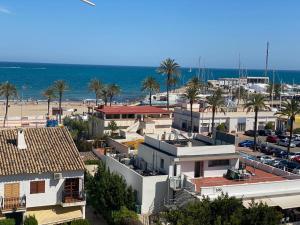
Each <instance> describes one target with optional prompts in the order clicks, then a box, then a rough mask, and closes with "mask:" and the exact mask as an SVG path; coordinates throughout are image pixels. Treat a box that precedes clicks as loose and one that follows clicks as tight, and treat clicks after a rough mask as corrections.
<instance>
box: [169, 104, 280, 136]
mask: <svg viewBox="0 0 300 225" xmlns="http://www.w3.org/2000/svg"><path fill="white" fill-rule="evenodd" d="M190 115H191V113H190V111H189V110H187V109H185V108H175V110H174V121H173V126H174V127H175V128H177V129H180V130H188V129H189V127H190V123H191V122H190V121H191V116H190ZM269 122H271V123H272V124H274V126H275V127H276V123H277V116H275V115H274V112H269V111H263V112H259V113H258V122H257V126H258V127H257V128H258V129H264V127H265V125H266V124H267V123H269ZM222 123H224V124H226V127H227V129H228V131H229V132H230V133H231V132H244V131H246V130H253V129H254V112H249V113H246V111H245V112H226V113H225V114H224V113H216V114H215V127H217V126H218V125H219V124H222ZM211 127H212V112H199V110H198V111H193V130H194V131H195V132H211Z"/></svg>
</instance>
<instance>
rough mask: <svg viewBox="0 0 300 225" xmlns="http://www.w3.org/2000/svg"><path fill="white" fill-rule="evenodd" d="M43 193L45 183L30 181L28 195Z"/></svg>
mask: <svg viewBox="0 0 300 225" xmlns="http://www.w3.org/2000/svg"><path fill="white" fill-rule="evenodd" d="M39 193H45V181H44V180H43V181H31V182H30V194H39Z"/></svg>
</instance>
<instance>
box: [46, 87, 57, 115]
mask: <svg viewBox="0 0 300 225" xmlns="http://www.w3.org/2000/svg"><path fill="white" fill-rule="evenodd" d="M43 96H44V97H45V98H47V103H48V113H47V115H48V116H49V115H50V102H51V100H52V99H54V98H56V95H55V90H54V88H53V87H49V88H47V89H46V90H45V91H44V92H43Z"/></svg>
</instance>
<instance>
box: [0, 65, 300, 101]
mask: <svg viewBox="0 0 300 225" xmlns="http://www.w3.org/2000/svg"><path fill="white" fill-rule="evenodd" d="M198 74H199V69H197V68H192V69H191V70H190V68H182V69H181V81H180V83H179V85H178V86H182V85H183V84H184V83H186V82H187V81H188V79H189V78H191V77H192V76H195V75H198ZM238 74H239V72H238V70H237V69H207V68H206V69H203V68H202V69H201V70H200V76H201V77H203V78H204V79H205V80H208V79H217V78H220V77H238ZM243 74H244V75H248V76H263V74H264V71H263V70H247V71H243ZM149 75H153V76H154V77H156V78H157V80H158V81H159V82H160V83H161V87H162V88H161V89H162V91H163V90H164V86H165V85H164V84H165V82H164V77H163V76H162V75H159V74H157V73H156V67H135V66H101V65H70V64H46V63H19V62H18V63H13V62H0V82H4V81H9V82H12V83H14V84H15V85H16V86H17V87H18V94H19V96H22V95H23V98H24V99H34V100H38V99H43V96H42V94H41V93H42V91H43V90H44V89H46V88H47V87H48V86H50V85H52V84H53V82H54V81H55V80H61V79H62V80H65V81H66V82H67V83H68V85H69V87H70V88H69V91H67V92H66V93H65V95H64V99H65V100H83V99H86V98H94V95H93V93H91V92H89V91H88V82H89V81H90V80H91V79H93V78H97V79H100V80H101V81H102V82H104V83H116V84H118V85H119V86H120V87H121V90H122V93H121V95H120V96H119V97H118V100H119V101H127V100H137V99H140V98H141V97H142V96H143V93H141V82H142V81H143V79H145V77H146V76H149ZM268 75H269V76H270V79H272V78H271V77H273V72H272V71H270V72H269V74H268ZM274 78H275V80H276V82H281V81H282V82H284V83H290V84H292V83H293V82H294V83H300V71H289V70H277V71H275V73H274ZM144 95H145V94H144Z"/></svg>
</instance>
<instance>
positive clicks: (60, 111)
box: [58, 93, 62, 124]
mask: <svg viewBox="0 0 300 225" xmlns="http://www.w3.org/2000/svg"><path fill="white" fill-rule="evenodd" d="M61 100H62V93H59V106H58V108H59V113H58V118H59V124H61V113H62V109H61Z"/></svg>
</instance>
